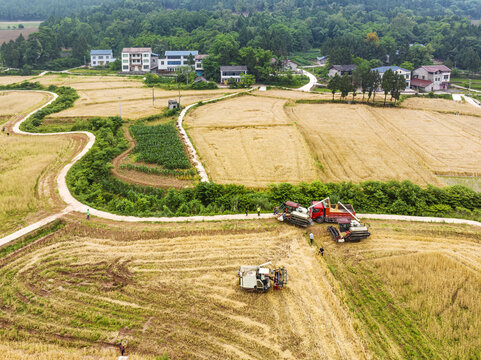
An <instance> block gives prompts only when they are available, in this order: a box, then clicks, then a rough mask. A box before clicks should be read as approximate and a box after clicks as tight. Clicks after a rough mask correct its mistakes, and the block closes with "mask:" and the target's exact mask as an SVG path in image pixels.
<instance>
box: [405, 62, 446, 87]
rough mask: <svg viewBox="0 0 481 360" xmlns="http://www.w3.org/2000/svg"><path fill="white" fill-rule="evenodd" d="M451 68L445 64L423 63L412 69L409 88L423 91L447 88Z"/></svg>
mask: <svg viewBox="0 0 481 360" xmlns="http://www.w3.org/2000/svg"><path fill="white" fill-rule="evenodd" d="M450 78H451V69H450V68H448V67H447V66H445V65H425V66H421V67H419V68H417V69H415V70H414V71H413V76H412V79H411V88H414V89H419V90H423V91H436V90H447V89H448V88H449V80H450Z"/></svg>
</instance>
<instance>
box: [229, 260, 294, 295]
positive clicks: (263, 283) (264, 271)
mask: <svg viewBox="0 0 481 360" xmlns="http://www.w3.org/2000/svg"><path fill="white" fill-rule="evenodd" d="M270 264H272V262H271V261H269V262H267V263H265V264H261V265H258V266H250V265H242V266H241V267H240V268H239V271H238V275H239V286H240V287H241V288H242V289H245V290H250V291H256V292H267V291H269V289H270V288H271V283H272V287H273V288H274V290H280V289H282V288H283V287H284V285H286V284H287V270H286V269H285V268H284V267H280V268H277V269H274V270H271V269H269V268H267V267H265V266H267V265H270Z"/></svg>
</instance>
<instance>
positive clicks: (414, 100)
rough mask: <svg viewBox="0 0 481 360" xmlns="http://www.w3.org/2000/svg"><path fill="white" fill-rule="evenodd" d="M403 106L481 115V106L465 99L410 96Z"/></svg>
mask: <svg viewBox="0 0 481 360" xmlns="http://www.w3.org/2000/svg"><path fill="white" fill-rule="evenodd" d="M401 106H402V107H405V108H410V109H423V110H432V111H444V112H454V113H456V112H459V113H460V114H467V115H478V116H481V108H477V107H475V106H473V105H471V104H469V103H467V102H465V101H453V100H447V99H429V98H424V97H410V98H407V99H406V100H404V101H403V102H402V105H401Z"/></svg>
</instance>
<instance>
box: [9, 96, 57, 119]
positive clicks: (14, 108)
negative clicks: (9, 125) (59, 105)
mask: <svg viewBox="0 0 481 360" xmlns="http://www.w3.org/2000/svg"><path fill="white" fill-rule="evenodd" d="M49 99H50V96H49V95H47V94H45V93H38V92H33V91H0V119H2V118H3V119H5V118H6V117H11V116H12V115H17V114H19V113H24V112H25V113H26V112H28V111H29V110H30V111H31V110H34V109H35V108H37V107H39V106H40V105H41V104H43V103H45V102H47V100H49ZM0 122H1V120H0Z"/></svg>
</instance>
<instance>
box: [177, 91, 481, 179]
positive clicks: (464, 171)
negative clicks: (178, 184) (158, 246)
mask: <svg viewBox="0 0 481 360" xmlns="http://www.w3.org/2000/svg"><path fill="white" fill-rule="evenodd" d="M279 92H282V90H269V91H267V92H265V93H266V94H267V95H266V96H254V97H252V96H244V97H238V98H234V99H230V100H227V101H222V102H219V103H215V104H211V105H206V106H202V107H200V108H197V109H195V110H193V111H191V112H190V113H189V114H188V116H187V117H186V127H187V130H188V132H189V135H190V136H191V138H192V140H193V142H194V144H195V146H196V147H197V150H198V151H199V154H200V156H201V159H202V161H203V163H204V165H205V167H206V169H207V171H208V173H209V175H210V176H211V178H212V179H213V180H214V181H216V182H221V183H227V182H235V183H241V184H245V185H248V186H265V185H267V184H268V183H270V182H281V181H289V182H300V181H312V179H315V178H316V177H317V178H321V179H322V180H323V181H326V182H331V181H332V182H339V181H354V182H360V181H366V180H382V181H387V180H411V181H413V182H415V183H417V184H420V185H425V184H428V183H429V184H435V185H443V182H442V179H441V178H439V177H438V176H439V175H456V176H479V174H480V173H481V137H480V134H481V117H477V116H468V115H459V116H457V115H455V114H452V113H449V112H448V113H444V112H435V111H430V110H417V109H408V108H381V107H371V106H366V105H347V104H329V103H324V104H322V103H321V104H299V103H298V104H295V103H292V102H288V100H287V99H281V98H279V97H278V96H272V97H271V96H270V95H269V94H271V93H273V94H277V93H279ZM283 92H285V93H294V92H292V91H283ZM258 93H259V94H260V93H261V92H258ZM295 94H297V96H300V95H302V94H298V93H295ZM308 95H309V94H308ZM422 100H425V101H428V100H427V99H422ZM429 100H439V99H429ZM445 101H448V100H445ZM451 103H454V102H453V101H451ZM433 106H434V105H433ZM466 106H471V105H466ZM471 107H473V108H474V106H471ZM306 145H307V146H306ZM260 154H262V155H260ZM313 164H314V165H313ZM316 164H318V165H316Z"/></svg>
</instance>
